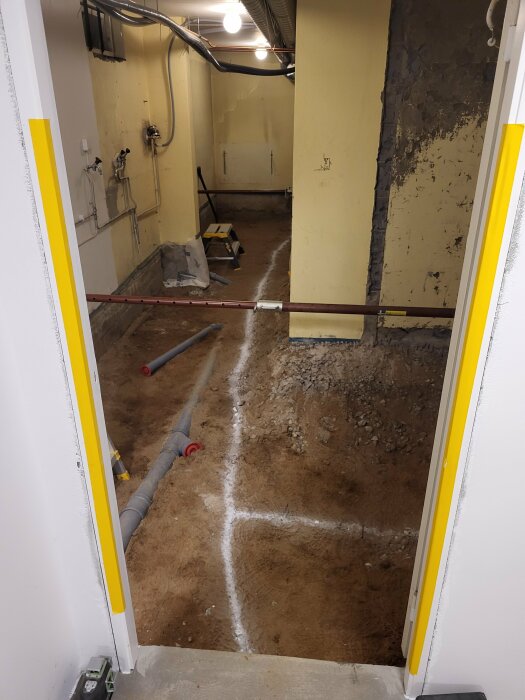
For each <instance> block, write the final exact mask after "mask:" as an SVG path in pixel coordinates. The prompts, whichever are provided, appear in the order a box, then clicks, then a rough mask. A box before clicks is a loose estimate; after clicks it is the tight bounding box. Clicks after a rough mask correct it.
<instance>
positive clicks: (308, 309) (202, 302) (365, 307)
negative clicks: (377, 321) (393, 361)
mask: <svg viewBox="0 0 525 700" xmlns="http://www.w3.org/2000/svg"><path fill="white" fill-rule="evenodd" d="M86 298H87V300H88V301H93V302H98V303H101V304H145V305H148V306H191V307H195V308H208V309H241V310H252V311H255V310H256V309H257V303H258V302H256V301H237V300H224V299H177V298H175V297H166V296H158V297H155V296H119V295H116V294H86ZM275 304H277V305H278V308H275V309H274V310H275V311H284V312H285V313H314V314H350V315H356V316H417V317H419V318H454V313H455V311H456V310H455V309H448V308H443V307H434V308H433V307H427V306H372V305H370V304H317V303H303V302H297V301H283V302H275Z"/></svg>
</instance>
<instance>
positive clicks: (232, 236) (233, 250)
mask: <svg viewBox="0 0 525 700" xmlns="http://www.w3.org/2000/svg"><path fill="white" fill-rule="evenodd" d="M202 242H203V243H204V252H205V253H206V257H207V259H208V260H209V261H213V260H229V261H230V262H231V264H232V267H234V268H235V269H236V270H238V269H239V268H240V266H241V263H240V262H239V257H240V256H241V255H242V254H243V253H244V248H243V247H242V245H241V242H240V241H239V238H238V236H237V234H236V233H235V231H234V230H233V225H232V224H210V225H209V226H208V228H207V229H206V231H205V232H204V233H203V234H202ZM218 246H221V247H222V248H223V249H225V252H226V255H216V254H213V251H214V250H215V249H216V248H217V247H218Z"/></svg>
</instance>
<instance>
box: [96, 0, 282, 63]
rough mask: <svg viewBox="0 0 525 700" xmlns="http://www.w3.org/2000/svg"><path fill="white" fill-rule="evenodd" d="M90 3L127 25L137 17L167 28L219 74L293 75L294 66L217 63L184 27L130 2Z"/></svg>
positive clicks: (104, 0)
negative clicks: (276, 67)
mask: <svg viewBox="0 0 525 700" xmlns="http://www.w3.org/2000/svg"><path fill="white" fill-rule="evenodd" d="M92 2H93V4H94V5H96V6H97V7H99V8H100V9H101V10H104V11H106V12H108V13H109V14H112V16H115V12H117V13H118V15H119V16H118V19H120V20H121V21H124V22H126V23H127V24H133V25H135V26H136V25H137V21H136V18H137V17H138V19H139V21H138V24H139V25H140V26H144V25H149V24H153V23H157V24H162V25H164V26H165V27H168V29H170V30H171V31H172V32H173V34H175V35H176V36H178V37H179V38H180V39H182V41H184V42H185V43H186V44H188V46H190V47H191V48H192V49H193V50H194V51H196V52H197V53H198V54H199V55H200V56H202V58H204V59H205V60H206V61H208V62H209V63H211V64H212V65H213V66H214V67H215V68H216V69H217V70H218V71H220V72H221V73H240V74H244V75H259V76H277V75H285V76H286V75H292V74H294V73H295V66H289V67H286V68H279V69H264V68H254V67H252V66H242V65H239V64H237V63H223V62H222V61H219V60H218V59H217V58H215V56H214V55H213V53H212V52H211V51H210V49H209V48H208V47H207V46H206V45H205V44H204V42H203V41H202V40H201V39H200V37H199V36H197V35H196V34H194V33H193V32H191V31H190V30H188V29H186V28H185V27H182V26H181V25H180V24H177V22H175V21H174V20H173V19H171V17H168V15H165V14H163V13H162V12H159V11H158V10H154V9H152V8H150V7H145V6H143V5H137V4H136V3H135V2H132V0H92ZM126 13H131V14H132V15H133V16H132V17H129V15H127V14H126ZM123 18H124V19H123ZM130 20H131V21H130ZM141 20H145V21H141Z"/></svg>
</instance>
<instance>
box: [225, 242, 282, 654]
mask: <svg viewBox="0 0 525 700" xmlns="http://www.w3.org/2000/svg"><path fill="white" fill-rule="evenodd" d="M289 242H290V239H289V238H287V239H286V240H285V241H283V242H282V243H280V245H278V246H277V248H276V249H275V250H274V251H273V253H272V257H271V258H270V262H269V265H268V268H267V270H266V272H265V274H264V275H263V277H262V278H261V280H260V281H259V284H258V285H257V289H256V290H255V299H260V298H261V297H262V296H263V294H264V293H265V292H266V287H267V285H268V280H269V279H270V275H271V274H272V272H273V270H274V268H275V263H276V260H277V256H278V255H279V253H280V252H281V250H283V248H284V247H285V246H286V245H288V244H289ZM254 321H255V314H254V313H247V314H246V320H245V323H244V340H243V343H242V345H241V350H240V352H239V359H238V360H237V363H236V365H235V367H234V369H233V371H232V373H231V374H230V377H229V380H228V390H229V394H230V397H231V400H232V405H233V408H234V411H233V422H232V431H231V439H230V444H229V447H228V452H227V454H226V459H225V471H224V481H223V493H224V527H223V531H222V537H221V554H222V558H223V562H224V575H225V579H226V595H227V597H228V602H229V604H230V610H231V616H232V628H233V635H234V637H235V641H236V643H237V646H238V648H239V651H243V652H247V653H250V652H251V651H252V649H251V646H250V641H249V638H248V634H247V632H246V629H245V627H244V624H243V620H242V609H241V603H240V600H239V593H238V589H237V579H236V576H235V569H234V565H233V547H232V538H233V529H234V525H235V520H236V512H237V511H236V508H235V485H236V481H237V470H238V462H239V455H240V450H241V440H242V427H243V423H244V414H243V409H242V406H241V396H240V385H241V380H242V375H243V373H244V372H245V371H246V367H247V363H248V360H249V357H250V351H251V348H252V345H253V326H254Z"/></svg>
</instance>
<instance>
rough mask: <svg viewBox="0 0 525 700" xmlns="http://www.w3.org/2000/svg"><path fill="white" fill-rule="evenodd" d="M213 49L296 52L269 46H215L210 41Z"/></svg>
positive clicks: (235, 51) (248, 51) (238, 51)
mask: <svg viewBox="0 0 525 700" xmlns="http://www.w3.org/2000/svg"><path fill="white" fill-rule="evenodd" d="M208 43H209V45H210V49H211V51H226V52H228V51H231V52H232V53H254V52H255V51H257V49H266V51H268V53H295V49H272V48H271V47H269V46H215V44H212V43H210V42H208Z"/></svg>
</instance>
